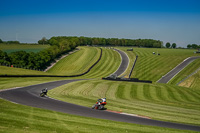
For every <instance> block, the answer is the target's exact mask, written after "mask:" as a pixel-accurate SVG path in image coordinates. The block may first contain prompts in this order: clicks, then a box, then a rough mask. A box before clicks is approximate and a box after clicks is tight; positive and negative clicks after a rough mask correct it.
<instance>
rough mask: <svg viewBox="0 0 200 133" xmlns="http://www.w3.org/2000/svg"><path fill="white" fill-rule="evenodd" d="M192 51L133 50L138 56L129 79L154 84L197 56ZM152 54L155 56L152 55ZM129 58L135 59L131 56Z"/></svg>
mask: <svg viewBox="0 0 200 133" xmlns="http://www.w3.org/2000/svg"><path fill="white" fill-rule="evenodd" d="M193 51H194V50H188V49H160V48H133V53H134V54H135V55H138V60H137V62H136V65H135V68H134V70H133V73H132V75H131V77H132V78H139V79H143V80H152V81H154V82H156V81H157V80H159V79H160V78H161V77H162V76H163V75H165V74H166V73H168V72H169V71H170V70H172V69H173V68H174V67H175V66H177V65H178V64H179V63H181V62H182V61H183V60H184V59H186V58H187V57H190V56H197V54H194V53H193ZM153 52H155V53H156V54H155V55H154V54H153ZM157 53H159V54H160V55H157ZM130 58H135V57H133V56H131V57H130Z"/></svg>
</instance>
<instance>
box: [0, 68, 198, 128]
mask: <svg viewBox="0 0 200 133" xmlns="http://www.w3.org/2000/svg"><path fill="white" fill-rule="evenodd" d="M119 69H121V67H120V68H119ZM80 80H82V79H75V80H62V81H54V82H49V83H43V84H38V85H32V86H28V87H23V88H17V89H10V90H2V91H0V97H1V98H3V99H7V100H9V101H12V102H14V103H18V104H23V105H28V106H32V107H37V108H43V109H48V110H54V111H58V112H63V113H68V114H74V115H80V116H85V117H93V118H100V119H108V120H113V121H120V122H128V123H135V124H141V125H151V126H160V127H167V128H175V129H182V130H194V131H200V127H199V126H193V125H186V124H178V123H171V122H164V121H158V120H152V119H147V118H141V117H137V116H129V115H123V114H118V113H114V112H108V111H102V110H94V109H91V108H88V107H84V106H79V105H75V104H71V103H67V102H63V101H59V100H56V99H52V98H48V97H40V96H39V94H40V91H41V90H42V89H43V88H48V89H49V90H50V89H53V88H56V87H58V86H61V85H64V84H67V83H71V82H76V81H80ZM108 99H109V98H108ZM94 102H95V101H94ZM108 102H109V100H108ZM91 106H92V105H91Z"/></svg>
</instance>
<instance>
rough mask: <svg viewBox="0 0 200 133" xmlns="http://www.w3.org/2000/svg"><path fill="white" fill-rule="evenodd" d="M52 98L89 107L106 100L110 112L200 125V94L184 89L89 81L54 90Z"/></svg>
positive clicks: (167, 86)
mask: <svg viewBox="0 0 200 133" xmlns="http://www.w3.org/2000/svg"><path fill="white" fill-rule="evenodd" d="M49 96H50V97H53V98H56V99H59V100H63V101H67V102H71V103H75V104H79V105H84V106H87V107H91V106H92V105H93V104H94V103H95V102H96V100H97V99H98V98H100V97H106V98H107V102H108V105H106V106H107V108H108V109H109V110H115V111H122V112H126V113H131V114H137V115H142V116H148V117H152V118H153V119H158V120H165V121H173V122H180V123H188V124H197V125H200V116H199V114H200V94H199V93H197V92H196V91H194V90H189V89H188V88H184V87H178V86H170V85H160V84H144V83H130V82H114V81H104V80H89V81H88V80H85V81H79V82H74V83H70V84H67V85H64V86H61V87H58V88H56V89H53V90H51V91H50V93H49Z"/></svg>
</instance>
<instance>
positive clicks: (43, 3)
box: [0, 0, 200, 47]
mask: <svg viewBox="0 0 200 133" xmlns="http://www.w3.org/2000/svg"><path fill="white" fill-rule="evenodd" d="M0 3H1V8H0V38H1V39H2V40H4V41H7V40H18V41H20V42H27V43H32V42H37V41H38V40H39V39H41V38H42V37H46V38H50V37H52V36H88V37H105V38H111V37H116V38H130V39H138V38H147V39H149V38H151V39H156V40H161V41H163V42H164V43H166V42H170V43H173V42H175V43H177V45H178V46H182V47H185V46H186V45H187V44H189V43H191V44H192V43H196V44H198V45H200V0H73V1H72V0H56V1H50V0H29V1H27V0H1V1H0Z"/></svg>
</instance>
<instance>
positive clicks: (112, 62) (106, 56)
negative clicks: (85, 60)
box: [81, 48, 121, 78]
mask: <svg viewBox="0 0 200 133" xmlns="http://www.w3.org/2000/svg"><path fill="white" fill-rule="evenodd" d="M102 49H103V53H102V58H101V60H100V61H99V63H98V64H97V65H95V66H94V68H92V69H91V71H90V72H89V73H88V74H86V75H84V76H82V77H81V78H102V77H106V76H109V75H110V74H112V73H114V72H115V71H116V70H117V69H118V67H119V65H120V64H121V58H120V55H119V53H118V52H116V51H115V50H113V49H109V48H102Z"/></svg>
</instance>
